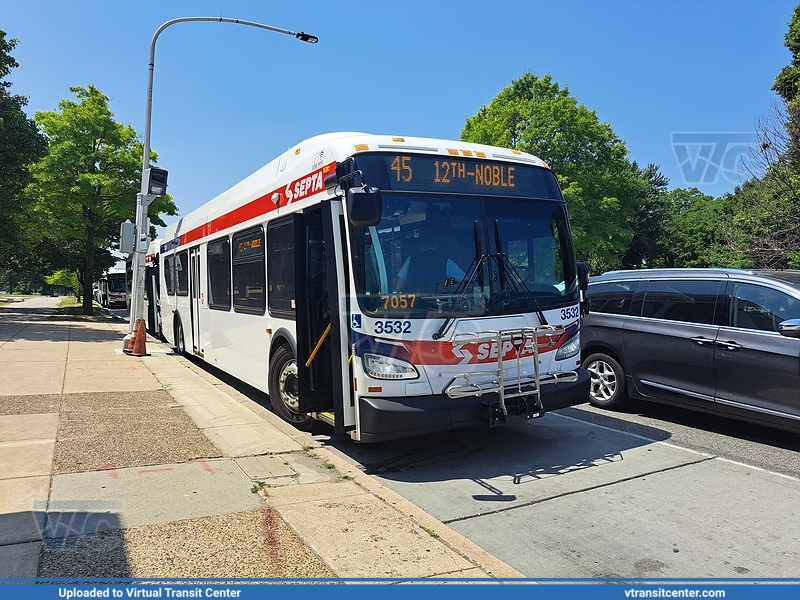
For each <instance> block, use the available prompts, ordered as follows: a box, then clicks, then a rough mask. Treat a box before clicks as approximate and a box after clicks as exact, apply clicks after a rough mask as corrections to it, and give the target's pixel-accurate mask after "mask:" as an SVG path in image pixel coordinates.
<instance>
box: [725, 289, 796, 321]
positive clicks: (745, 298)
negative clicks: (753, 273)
mask: <svg viewBox="0 0 800 600" xmlns="http://www.w3.org/2000/svg"><path fill="white" fill-rule="evenodd" d="M787 319H800V301H799V300H797V299H795V298H792V297H791V296H789V295H788V294H785V293H783V292H781V291H778V290H773V289H771V288H768V287H764V286H761V285H752V284H748V283H737V284H736V287H735V288H734V291H733V326H734V327H741V328H743V329H757V330H759V331H778V323H780V322H782V321H786V320H787Z"/></svg>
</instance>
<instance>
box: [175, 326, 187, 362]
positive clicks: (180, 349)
mask: <svg viewBox="0 0 800 600" xmlns="http://www.w3.org/2000/svg"><path fill="white" fill-rule="evenodd" d="M175 352H177V353H178V354H180V355H181V356H183V355H184V354H186V341H185V340H184V337H183V325H181V322H180V320H177V321H175Z"/></svg>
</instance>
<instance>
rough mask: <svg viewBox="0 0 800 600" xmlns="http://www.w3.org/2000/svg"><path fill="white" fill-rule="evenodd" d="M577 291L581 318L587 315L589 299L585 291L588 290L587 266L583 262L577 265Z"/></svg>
mask: <svg viewBox="0 0 800 600" xmlns="http://www.w3.org/2000/svg"><path fill="white" fill-rule="evenodd" d="M578 289H579V290H580V292H581V316H584V315H588V314H589V298H587V297H586V290H588V289H589V266H588V265H587V264H586V263H585V262H579V263H578Z"/></svg>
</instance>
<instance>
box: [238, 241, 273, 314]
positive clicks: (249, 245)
mask: <svg viewBox="0 0 800 600" xmlns="http://www.w3.org/2000/svg"><path fill="white" fill-rule="evenodd" d="M232 256H233V260H232V263H233V310H234V311H235V312H243V313H251V314H257V315H263V314H264V310H265V308H266V298H265V294H264V287H265V286H264V279H265V277H264V230H263V229H262V228H261V226H260V225H259V226H258V227H254V228H252V229H248V230H247V231H240V232H239V233H235V234H234V235H233V248H232Z"/></svg>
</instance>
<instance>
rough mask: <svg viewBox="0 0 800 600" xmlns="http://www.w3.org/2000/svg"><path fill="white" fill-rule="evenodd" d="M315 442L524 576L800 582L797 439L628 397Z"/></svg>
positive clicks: (799, 447)
mask: <svg viewBox="0 0 800 600" xmlns="http://www.w3.org/2000/svg"><path fill="white" fill-rule="evenodd" d="M316 437H317V438H318V439H320V440H321V441H323V442H324V443H326V444H327V445H328V446H329V447H331V448H332V449H334V450H335V451H336V452H338V453H339V454H340V455H342V456H344V457H345V458H346V459H348V460H350V461H352V462H353V463H355V464H357V465H358V466H359V467H360V468H361V469H362V470H363V471H364V472H365V473H368V474H370V475H372V476H375V477H378V478H380V479H381V482H382V483H383V484H384V485H386V486H387V487H389V488H391V489H393V490H394V491H396V492H397V493H399V494H401V495H402V496H404V497H405V498H407V499H408V500H410V501H411V502H413V503H414V504H416V505H417V506H419V507H421V508H423V509H424V510H426V511H427V512H429V513H431V514H432V515H433V516H435V517H436V518H438V519H439V520H440V521H442V522H443V523H445V524H447V525H448V526H450V527H452V528H453V529H455V530H456V531H458V532H459V533H461V534H462V535H465V536H466V537H468V538H469V539H471V540H472V541H473V542H475V543H477V544H478V545H479V546H481V547H482V548H484V549H485V550H487V551H489V552H491V553H493V554H494V555H495V556H497V557H498V558H500V559H501V560H503V561H505V562H506V563H507V564H510V565H511V566H513V567H515V568H516V569H518V570H519V571H520V572H522V573H524V574H525V575H526V576H528V577H589V578H598V577H603V578H605V577H608V578H617V577H623V578H631V577H642V578H652V577H673V578H675V577H677V578H686V577H698V578H707V577H716V578H719V577H733V578H741V577H787V576H792V577H797V575H798V571H797V567H796V564H800V525H798V517H800V515H798V508H800V480H798V478H800V436H797V435H796V434H791V433H787V432H783V431H780V430H777V429H768V428H765V427H759V426H754V425H750V424H747V423H739V422H737V421H732V420H729V419H725V418H722V417H718V416H714V415H704V414H699V413H694V412H691V411H685V410H680V409H673V408H670V407H664V406H659V405H651V404H649V403H641V404H639V403H631V404H630V406H628V407H627V408H626V410H625V411H624V412H617V413H613V412H606V411H600V410H595V409H594V408H592V407H590V406H589V405H588V404H586V405H581V406H579V407H574V408H571V409H566V410H562V411H559V412H558V413H553V414H549V415H546V416H545V417H544V418H542V419H537V420H534V421H531V422H529V423H524V422H523V423H516V424H511V425H504V426H500V427H496V428H493V429H489V428H480V427H478V428H472V429H467V430H461V431H457V432H451V433H448V434H439V435H431V436H423V437H418V438H412V439H408V440H398V441H395V442H386V443H382V444H356V443H354V442H352V441H350V440H349V438H345V437H342V436H340V437H328V436H326V435H325V434H324V432H323V433H322V435H318V436H316ZM753 467H756V468H755V469H754V468H753ZM786 475H788V476H790V477H789V478H787V477H785V476H786ZM766 548H769V550H763V549H766Z"/></svg>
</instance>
